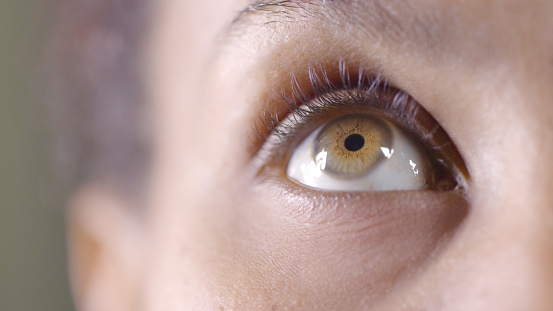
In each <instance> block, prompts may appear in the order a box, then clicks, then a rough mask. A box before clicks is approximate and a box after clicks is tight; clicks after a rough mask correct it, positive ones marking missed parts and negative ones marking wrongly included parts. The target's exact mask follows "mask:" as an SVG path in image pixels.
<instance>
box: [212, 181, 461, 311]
mask: <svg viewBox="0 0 553 311" xmlns="http://www.w3.org/2000/svg"><path fill="white" fill-rule="evenodd" d="M235 193H240V195H239V196H237V197H233V198H232V200H233V202H240V203H239V204H237V205H235V206H234V207H235V208H236V214H235V218H234V221H232V222H230V223H229V224H228V225H229V227H227V228H226V230H225V232H226V233H227V234H226V236H225V241H226V243H227V247H226V248H225V253H224V254H220V257H221V258H224V260H222V261H220V262H219V263H218V264H217V267H215V268H214V270H213V271H212V274H213V275H214V276H216V277H215V278H214V279H215V280H217V281H216V282H215V285H214V288H217V289H216V294H215V295H217V296H218V297H219V299H220V301H221V304H222V305H224V306H225V307H228V308H229V309H235V308H246V309H252V310H253V309H256V308H268V307H278V308H279V309H280V308H286V307H288V308H292V309H298V308H299V309H318V310H321V309H329V310H330V309H342V308H346V309H348V308H350V309H357V308H363V307H367V306H369V305H374V304H375V303H378V302H379V301H381V300H382V299H386V293H389V292H393V291H394V289H396V288H398V287H402V286H406V285H408V284H409V283H410V282H412V281H413V280H415V278H416V276H417V274H418V273H421V271H423V270H424V267H425V265H427V264H428V263H429V262H431V261H432V258H433V256H435V255H436V254H437V253H438V252H440V251H441V249H442V248H443V247H445V246H446V245H447V243H446V242H447V241H448V240H449V239H450V238H451V237H452V233H453V231H454V229H455V228H457V227H458V225H459V223H460V222H461V220H462V219H463V218H464V217H465V215H466V213H467V202H466V201H465V200H464V199H462V197H461V196H460V195H459V194H458V193H455V192H450V193H438V192H404V193H373V194H368V195H367V194H365V195H350V196H346V195H344V194H342V195H340V194H330V193H327V194H324V193H323V194H320V193H319V194H317V193H312V192H310V191H306V190H299V189H298V188H297V186H295V185H291V184H287V183H286V182H285V183H280V182H273V181H271V180H268V181H266V182H263V184H262V185H260V186H258V187H257V188H256V189H255V190H253V191H250V190H242V191H240V189H237V192H235ZM238 197H240V198H241V199H239V198H238ZM225 201H230V199H228V200H225ZM220 203H221V204H222V202H220ZM213 204H216V205H217V203H216V202H213ZM229 232H232V235H229V234H228V233H229ZM323 306H324V307H323Z"/></svg>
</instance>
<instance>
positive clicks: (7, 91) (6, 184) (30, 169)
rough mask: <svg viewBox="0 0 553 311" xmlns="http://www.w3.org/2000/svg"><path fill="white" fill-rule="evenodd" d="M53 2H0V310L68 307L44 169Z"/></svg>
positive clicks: (60, 239)
mask: <svg viewBox="0 0 553 311" xmlns="http://www.w3.org/2000/svg"><path fill="white" fill-rule="evenodd" d="M57 2H58V1H56V0H0V310H2V311H4V310H5V311H8V310H9V311H11V310H17V311H19V310H21V311H32V310H40V311H46V310H52V311H54V310H55V311H63V310H72V309H73V308H72V306H71V302H70V298H69V290H68V285H67V275H66V272H65V269H66V265H67V264H66V260H65V253H66V250H65V246H64V239H65V238H64V232H63V230H64V224H63V200H62V199H61V198H59V197H57V196H56V195H55V193H56V189H55V186H54V183H53V182H52V175H53V174H52V173H53V172H52V170H51V169H50V167H49V161H50V159H49V151H48V147H49V135H48V131H47V125H46V122H47V121H46V118H45V117H44V115H45V113H46V109H45V107H44V106H45V99H44V98H45V91H44V87H43V85H44V81H43V77H44V74H43V73H42V72H41V69H40V68H41V66H43V61H42V58H43V56H42V55H43V53H44V46H45V42H46V40H47V37H48V35H49V31H50V29H51V26H52V24H53V16H54V11H55V8H54V5H55V4H56V3H57Z"/></svg>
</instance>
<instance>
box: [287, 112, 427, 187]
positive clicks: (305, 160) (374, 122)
mask: <svg viewBox="0 0 553 311" xmlns="http://www.w3.org/2000/svg"><path fill="white" fill-rule="evenodd" d="M286 171H287V175H288V177H289V178H290V179H292V180H294V181H296V182H299V183H301V184H304V185H306V186H310V187H314V188H319V189H325V190H343V191H384V190H419V189H424V188H426V187H427V186H428V185H429V184H431V183H432V180H433V179H434V172H433V169H432V166H431V163H430V161H429V159H428V156H427V154H426V152H425V151H424V149H422V148H421V147H420V146H417V144H416V143H415V142H414V141H413V140H412V139H411V137H409V136H408V135H406V133H404V131H403V130H402V129H401V128H399V127H398V126H396V125H395V124H393V123H392V122H390V121H387V120H383V119H381V118H378V117H375V116H371V115H369V114H359V113H356V114H348V115H344V116H341V117H338V118H336V119H334V120H332V121H329V122H327V123H326V124H324V125H322V126H321V127H319V128H318V129H316V130H315V131H313V132H312V133H311V134H309V136H308V137H307V138H305V139H304V140H303V141H302V142H301V143H300V144H299V145H298V146H297V147H296V148H295V150H294V151H293V152H292V156H291V157H290V160H289V162H288V166H287V170H286Z"/></svg>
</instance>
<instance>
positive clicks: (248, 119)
mask: <svg viewBox="0 0 553 311" xmlns="http://www.w3.org/2000/svg"><path fill="white" fill-rule="evenodd" d="M156 9H157V11H156V13H155V16H154V19H153V22H152V26H151V31H150V32H149V33H148V37H147V39H146V40H145V44H144V46H143V48H144V52H143V55H144V57H143V62H144V68H145V70H144V72H145V73H144V76H145V79H146V83H145V85H147V86H148V90H147V93H148V98H147V102H148V109H149V110H150V113H149V115H151V116H152V120H151V122H152V124H153V133H152V135H153V136H152V139H153V141H154V146H153V153H154V160H153V163H152V170H151V174H150V175H149V177H148V178H149V179H148V180H147V185H148V187H147V194H146V195H145V196H146V197H147V198H148V199H147V201H146V202H145V203H144V205H145V206H144V207H141V208H140V209H139V208H138V207H135V206H133V205H136V203H134V202H135V201H133V200H129V199H128V198H126V197H124V196H122V195H121V194H120V193H118V192H117V191H115V190H114V189H112V187H110V185H109V184H104V183H102V182H95V183H90V184H88V185H83V186H82V187H81V189H80V190H79V191H77V193H76V194H75V195H74V197H73V200H72V201H71V208H70V222H71V224H70V235H71V236H70V246H71V256H72V267H71V269H72V282H73V286H74V291H75V296H76V303H77V306H78V307H79V308H80V309H82V310H544V311H545V310H550V309H551V308H552V307H553V297H552V296H551V295H550V290H551V288H553V241H552V240H551V236H553V195H552V194H551V189H553V177H552V176H553V163H552V162H551V161H549V155H550V154H552V153H553V139H552V137H551V136H552V133H553V129H552V126H553V106H552V105H551V104H550V101H551V99H552V98H553V88H551V83H552V82H553V62H552V60H553V58H552V57H553V55H552V54H551V51H553V49H552V47H553V37H550V36H547V35H546V34H547V33H548V32H547V30H549V29H553V25H552V23H553V21H552V20H551V18H550V16H551V14H553V3H550V2H545V1H525V2H522V1H499V0H497V1H430V0H403V1H400V0H392V1H383V0H382V1H376V0H375V1H373V0H350V1H330V0H327V1H322V0H321V1H318V0H312V1H257V2H255V3H249V2H248V1H245V0H237V1H228V0H226V1H178V0H167V1H162V2H160V3H159V4H158V5H157V8H156ZM340 62H343V63H345V64H347V65H348V66H350V67H351V68H362V69H363V70H364V71H366V72H369V73H372V74H378V75H381V76H382V77H384V78H385V79H386V81H387V82H388V83H389V84H390V85H393V86H394V87H396V88H398V89H400V90H402V91H404V92H406V93H407V94H409V95H410V96H411V97H412V98H413V99H414V100H416V101H417V102H418V103H419V104H420V105H421V106H422V107H424V109H426V110H427V111H428V112H429V113H430V114H431V115H432V116H433V117H434V119H435V120H436V121H437V122H438V123H439V125H440V126H441V127H442V128H443V129H444V130H445V131H446V132H447V133H448V135H449V137H450V138H451V141H452V142H453V143H454V144H455V146H456V147H457V150H458V151H459V153H460V154H461V156H462V157H463V160H464V162H465V165H466V167H467V169H468V172H469V173H470V176H467V178H465V180H464V183H462V184H461V185H460V187H459V188H458V189H456V190H452V191H439V190H435V191H432V190H426V191H422V190H421V191H418V190H409V191H384V192H371V191H366V192H343V191H341V192H338V191H321V190H317V189H313V188H308V187H303V186H301V185H299V184H297V183H295V182H292V181H290V180H289V179H288V178H286V174H285V171H286V170H285V167H282V165H281V166H278V165H276V166H272V168H273V169H272V170H270V172H268V173H267V172H263V171H262V172H261V173H260V172H259V170H258V169H257V168H259V167H257V168H256V165H255V162H256V159H257V156H258V155H257V153H256V151H257V150H259V149H258V148H257V149H256V148H255V147H252V138H251V136H252V135H251V134H252V131H253V130H254V129H255V126H256V124H258V123H259V115H260V112H261V111H263V109H267V107H269V108H270V110H271V111H274V110H276V111H280V112H281V113H283V111H285V110H286V107H284V106H283V105H282V100H280V97H279V95H280V94H282V92H284V93H290V90H291V89H292V88H293V85H294V81H293V79H291V77H294V78H295V79H296V80H297V81H298V82H297V83H298V85H307V84H308V82H309V81H308V72H309V68H310V67H316V66H319V67H318V68H325V69H326V70H327V71H328V72H329V73H330V74H332V72H338V71H339V68H338V67H339V64H340ZM281 119H282V118H281ZM269 134H270V133H269ZM297 140H301V137H300V138H297ZM296 145H297V144H296ZM292 146H294V145H292ZM289 152H292V151H289ZM284 166H285V164H284ZM275 167H276V169H275Z"/></svg>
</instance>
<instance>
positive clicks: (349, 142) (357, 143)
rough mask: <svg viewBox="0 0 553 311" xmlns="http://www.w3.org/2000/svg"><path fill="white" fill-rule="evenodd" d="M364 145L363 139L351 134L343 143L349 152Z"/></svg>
mask: <svg viewBox="0 0 553 311" xmlns="http://www.w3.org/2000/svg"><path fill="white" fill-rule="evenodd" d="M364 145H365V138H363V136H361V135H359V134H351V135H349V136H348V137H347V138H346V140H345V141H344V146H345V147H346V149H347V150H349V151H357V150H359V149H361V148H363V146H364Z"/></svg>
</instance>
